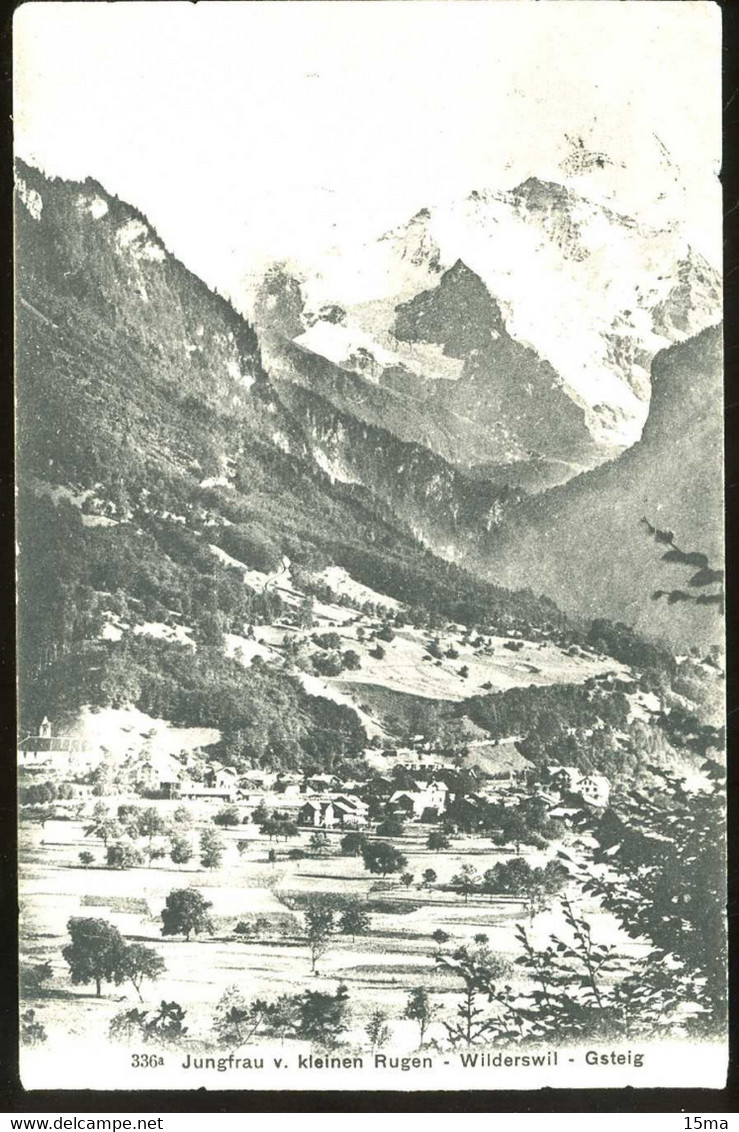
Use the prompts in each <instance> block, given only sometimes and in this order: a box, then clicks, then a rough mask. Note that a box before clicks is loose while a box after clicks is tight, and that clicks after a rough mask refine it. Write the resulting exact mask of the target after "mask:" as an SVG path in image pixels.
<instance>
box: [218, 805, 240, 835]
mask: <svg viewBox="0 0 739 1132" xmlns="http://www.w3.org/2000/svg"><path fill="white" fill-rule="evenodd" d="M213 821H214V822H215V824H216V825H222V826H223V828H224V829H229V828H230V827H231V826H235V825H238V824H239V811H238V808H237V807H236V806H224V807H223V809H222V810H219V811H218V813H217V814H216V815H215V817H214V818H213Z"/></svg>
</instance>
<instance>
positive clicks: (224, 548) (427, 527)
mask: <svg viewBox="0 0 739 1132" xmlns="http://www.w3.org/2000/svg"><path fill="white" fill-rule="evenodd" d="M16 182H17V208H16V216H17V239H18V272H17V371H18V469H19V501H18V516H19V519H18V539H19V578H20V604H19V630H20V632H19V637H20V662H21V700H20V702H21V715H22V723H23V724H25V725H26V726H28V727H34V726H36V721H37V719H38V718H40V717H41V716H42V715H44V714H46V713H49V714H51V713H53V714H54V716H55V717H56V718H65V719H67V720H79V719H81V718H82V716H80V713H82V714H83V716H84V713H85V712H88V713H89V712H90V711H93V712H95V711H100V710H107V711H121V710H134V709H135V710H136V711H138V712H143V713H144V714H145V716H146V717H147V718H149V719H159V720H164V721H167V726H175V727H183V726H184V727H204V728H211V729H215V731H214V733H215V734H216V736H220V742H221V744H222V754H223V755H224V756H225V757H228V758H230V759H233V758H238V759H242V760H243V758H245V757H246V758H248V759H249V760H251V761H252V762H254V761H256V762H260V761H261V762H262V763H264V762H265V761H266V762H267V763H272V764H275V765H282V766H294V765H303V764H304V763H305V762H306V761H308V762H310V761H311V760H313V761H316V760H317V762H318V764H319V765H324V766H325V765H328V764H331V762H332V760H334V759H335V758H337V757H340V753H341V752H344V753H346V752H347V751H353V752H359V751H360V750H361V749H362V747H363V744H364V743H365V741H366V739H367V737H368V736H370V737H372V736H374V737H375V738H376V739H377V740H378V741H379V742H386V741H388V739H392V738H393V737H395V738H398V737H402V736H403V735H406V734H407V733H408V732H409V731H412V730H414V729H416V730H417V729H418V728H419V727H420V728H422V729H423V728H426V727H428V726H429V725H430V721H433V726H435V727H437V728H441V729H442V730H443V729H444V728H447V729H448V735H449V736H456V740H455V741H457V740H460V739H463V738H464V737H465V736H467V738H470V737H471V738H472V739H477V740H481V739H485V738H486V736H489V728H487V727H486V726H483V727H482V729H480V724H479V720H480V719H487V718H488V715H487V713H486V712H485V711H482V712H480V711H479V710H477V712H475V710H473V707H472V706H471V705H472V704H473V702H474V700H475V693H479V692H480V690H481V689H482V690H483V691H485V692H490V693H491V695H493V696H497V695H498V694H501V693H506V692H508V691H510V690H511V689H516V688H518V687H520V688H524V687H532V688H537V687H542V688H546V687H552V686H562V687H563V688H566V689H572V688H573V687H580V686H582V684H583V682H584V681H586V680H589V679H591V678H592V677H594V676H595V675H597V674H598V673H603V672H605V671H611V670H613V667H614V665H615V666H616V667H618V666H619V665H626V666H629V665H632V664H636V665H637V667H638V668H643V667H644V666H647V667H649V666H653V665H654V664H657V666H658V667H659V665H661V664H664V663H666V660H665V658H667V657H669V654H670V651H674V646H678V647H680V648H683V649H685V651H688V650H687V647H686V646H689V645H691V646H697V647H699V648H702V649H704V650H705V649H707V648H708V646H709V645H710V644H711V643H713V642H714V641H715V638H716V632H715V629H716V624H717V622H716V623H712V622H711V618H710V617H709V618H708V619H707V618H706V611H705V610H702V609H701V610H698V611H697V612H696V608H695V605H694V603H692V602H687V601H686V602H684V603H681V604H678V605H677V607H676V608H673V607H672V606H670V609H669V616H668V615H667V614H666V613H665V609H666V605H665V603H664V602H650V600H649V598H650V593H651V591H652V590H654V589H656V588H657V586H659V585H660V584H664V583H665V582H669V581H670V575H669V571H670V567H666V566H665V564H664V563H663V562H662V561H661V559H660V557H659V553H658V552H655V548H654V545H653V544H652V543H651V542H650V540H649V538H648V537H647V535H646V533H645V530H644V527H643V526H641V525H640V521H641V519H642V518H648V519H649V520H650V521H654V522H658V524H659V526H670V525H671V526H672V529H674V531H675V532H676V537H677V538H678V541H679V542H680V544H681V545H689V546H690V547H691V548H692V547H693V544H694V543H695V544H696V545H697V546H699V547H700V548H701V550H705V551H706V553H707V554H708V555H709V556H710V557H711V558H712V559H715V558H716V556H717V555H718V556H720V551H721V546H720V535H719V532H718V531H717V530H716V528H715V525H714V526H712V523H714V520H715V516H716V515H717V514H718V502H719V501H718V496H717V488H716V483H717V480H718V475H717V468H718V466H719V464H718V462H719V460H720V396H719V372H720V338H719V331H718V330H717V329H716V328H715V326H714V324H715V323H716V322H717V319H718V300H719V285H718V280H717V277H716V275H715V273H714V272H713V271H712V269H711V268H710V267H709V265H708V264H707V263H706V262H705V261H704V260H703V259H702V258H701V257H700V256H699V255H698V254H697V253H696V252H694V251H693V250H692V249H691V248H690V247H688V246H686V245H685V244H684V242H683V241H682V239H681V236H680V232H679V230H678V229H677V227H675V226H673V227H669V226H668V227H665V228H662V229H657V228H650V229H645V228H643V227H640V226H639V225H638V224H636V222H635V221H633V220H631V219H629V218H628V217H626V216H623V215H620V214H618V213H616V212H614V211H612V210H611V209H609V208H608V207H606V206H605V205H603V204H598V203H593V202H591V201H589V200H587V199H585V198H584V197H582V196H579V195H578V194H577V193H576V192H575V191H574V190H572V189H568V188H565V187H564V186H562V185H557V184H552V183H547V182H541V181H537V180H535V179H530V180H528V181H526V182H525V183H524V184H522V185H520V186H518V188H516V189H514V190H512V191H511V192H490V191H487V192H482V191H479V192H472V193H470V195H469V196H468V197H467V198H466V199H465V200H463V201H461V202H458V203H456V204H454V205H451V206H449V207H446V208H438V209H427V208H424V209H422V210H421V211H420V212H418V213H417V214H416V215H415V216H414V217H413V218H412V219H411V220H410V221H409V222H408V223H407V224H406V225H404V226H402V227H400V228H397V229H396V230H394V231H392V232H389V233H387V234H386V235H385V236H382V237H381V238H380V239H379V240H378V241H377V242H376V244H375V245H373V246H372V247H368V248H365V249H363V250H362V251H361V253H360V252H357V250H356V249H354V250H352V249H347V250H346V254H345V255H343V256H342V255H335V256H333V257H331V256H329V257H328V258H327V260H326V262H325V263H324V264H323V265H322V267H321V269H320V270H317V269H316V270H314V271H312V272H311V271H303V272H302V273H293V272H291V271H289V270H288V269H287V267H286V266H285V265H273V266H272V267H271V268H269V269H268V270H267V271H266V273H265V275H264V278H263V279H262V280H261V282H260V283H259V285H258V287H257V288H256V291H255V293H254V294H253V295H252V299H251V303H252V317H251V319H249V320H248V319H247V318H245V317H244V316H243V315H242V314H241V313H239V312H238V311H237V309H236V308H235V306H234V305H233V304H232V303H231V302H230V301H228V300H226V299H225V298H224V297H222V296H221V295H219V294H217V293H215V292H213V291H212V290H210V289H209V288H208V287H207V286H206V285H205V284H204V283H203V282H202V281H201V280H199V279H198V278H196V277H195V276H194V275H193V274H192V273H191V272H190V271H188V270H187V269H186V268H185V267H184V266H183V264H182V263H180V262H179V261H178V260H177V259H176V258H175V257H174V256H173V255H172V254H171V253H170V252H169V250H168V249H167V248H166V247H165V246H164V245H163V243H162V241H161V240H160V238H159V237H158V235H157V233H156V232H155V231H154V229H153V228H152V226H151V225H150V223H149V222H148V220H147V219H146V217H145V216H143V215H142V214H141V213H140V212H139V211H137V209H136V208H135V207H133V206H131V205H129V204H126V203H125V202H123V201H121V200H119V199H117V198H116V197H114V196H112V195H111V194H109V193H108V192H107V191H106V190H105V189H104V188H103V187H102V186H101V185H99V184H97V183H96V182H94V181H91V180H87V181H85V182H84V183H72V182H67V181H64V180H61V179H56V178H49V177H47V176H45V175H44V174H42V173H41V172H39V171H38V170H37V169H34V168H32V167H30V166H28V165H26V164H24V163H22V162H20V161H19V162H18V163H17V168H16ZM606 249H607V252H606ZM242 305H243V303H242ZM650 398H651V411H650V409H649V406H650ZM648 413H649V415H648ZM645 420H646V426H644V422H645ZM642 429H643V433H642ZM671 569H672V570H673V572H674V571H675V570H676V567H675V566H674V565H673V566H672V567H671ZM501 582H502V583H503V584H502V585H501ZM709 614H711V615H713V611H711V610H709ZM716 616H717V615H716ZM378 617H379V618H380V619H381V621H382V619H384V622H383V623H385V622H386V621H387V619H390V621H391V622H392V623H393V625H394V628H393V629H389V628H386V630H385V631H384V636H383V635H382V633H380V637H379V639H380V640H382V639H385V640H386V641H387V651H388V652H389V653H390V654H391V655H390V656H387V657H386V656H385V651H386V649H385V646H382V645H379V642H378V640H377V634H378V633H379V632H380V623H379V622H378V621H377V618H378ZM373 618H374V619H375V620H374V621H373ZM623 621H625V622H626V623H627V624H626V625H623V624H618V625H616V626H614V625H611V622H623ZM714 621H715V617H714ZM455 625H457V626H461V628H460V629H459V632H461V633H462V634H463V637H462V639H461V642H457V644H456V645H454V644H453V642H451V641H450V642H447V644H446V646H445V647H446V653H444V649H443V648H442V649H441V651H440V648H441V646H440V644H439V640H438V639H437V638H438V634H439V633H443V632H447V631H452V629H453V626H455ZM321 626H323V629H324V631H325V632H328V637H329V638H330V641H329V642H328V644H327V643H326V641H323V644H321V643H320V642H319V645H318V648H319V652H318V653H316V652H315V651H314V653H313V654H312V655H311V653H310V648H311V641H313V643H314V644H315V635H314V637H313V638H311V637H310V635H309V630H310V629H311V628H320V627H321ZM609 626H610V627H609ZM629 626H637V627H638V630H639V632H640V634H641V636H639V635H637V634H636V633H634V632H633V631H632V629H631V628H630V627H629ZM350 627H351V628H350ZM329 630H330V632H329ZM473 631H474V632H475V633H476V634H477V637H476V638H475V637H474V636H472V635H471V634H473ZM485 634H487V637H486V636H485ZM506 635H508V637H509V638H510V639H509V641H508V643H509V644H511V641H513V642H514V643H515V642H516V641H518V642H519V644H518V645H516V647H515V648H514V647H513V646H512V647H511V649H510V651H509V652H508V653H501V652H500V651H499V650H498V649H497V648H496V646H495V644H494V643H493V642H494V640H495V639H497V638H500V641H499V644H500V643H501V642H502V641H503V639H504V638H505V637H506ZM396 637H397V640H396V639H395V638H396ZM475 641H476V643H474V642H475ZM391 642H392V644H391ZM347 644H351V646H352V647H351V648H349V649H347V648H346V647H345V646H346V645H347ZM442 644H443V642H442ZM460 644H461V649H462V651H461V653H460ZM523 648H525V649H526V650H527V651H526V654H525V655H523V656H521V655H518V652H519V651H520V649H523ZM321 649H323V651H324V652H326V653H327V655H326V656H323V655H322V653H321V652H320V650H321ZM342 649H343V650H344V651H343V652H342ZM529 653H530V655H529ZM347 654H348V655H347ZM493 657H494V659H493ZM452 661H454V662H457V661H458V663H451V662H452ZM468 700H469V706H468ZM276 705H277V706H278V709H279V710H275V707H276ZM475 715H476V717H477V719H478V722H474V721H473V717H475ZM89 723H90V720H89V718H88V719H87V723H86V726H87V725H89ZM516 757H519V756H516Z"/></svg>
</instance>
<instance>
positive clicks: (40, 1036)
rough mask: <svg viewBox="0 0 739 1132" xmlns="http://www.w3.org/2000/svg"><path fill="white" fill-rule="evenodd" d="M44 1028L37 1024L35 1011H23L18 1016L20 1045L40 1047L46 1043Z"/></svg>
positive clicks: (39, 1023)
mask: <svg viewBox="0 0 739 1132" xmlns="http://www.w3.org/2000/svg"><path fill="white" fill-rule="evenodd" d="M46 1037H47V1035H46V1028H45V1027H44V1025H43V1024H42V1023H41V1022H39V1020H38V1018H37V1017H36V1011H35V1010H24V1011H23V1013H22V1014H21V1016H20V1039H21V1045H24V1046H40V1045H43V1043H44V1042H45V1041H46Z"/></svg>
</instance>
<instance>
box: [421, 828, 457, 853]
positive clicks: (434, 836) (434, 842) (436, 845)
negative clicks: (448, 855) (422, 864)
mask: <svg viewBox="0 0 739 1132" xmlns="http://www.w3.org/2000/svg"><path fill="white" fill-rule="evenodd" d="M426 846H427V848H429V849H435V850H437V851H441V850H442V849H449V848H450V846H451V841H450V840H449V838H448V837H447V835H446V834H445V833H444V831H443V830H441V829H434V830H432V831H431V833H430V834H429V835H428V838H427V839H426Z"/></svg>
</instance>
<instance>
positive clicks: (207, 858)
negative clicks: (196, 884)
mask: <svg viewBox="0 0 739 1132" xmlns="http://www.w3.org/2000/svg"><path fill="white" fill-rule="evenodd" d="M223 848H224V846H223V840H222V839H221V837H220V836H219V835H218V834H217V833H216V831H215V830H214V829H204V830H203V832H202V833H201V834H200V864H201V865H202V866H203V868H204V869H217V868H218V866H219V865H220V863H221V861H222V860H223Z"/></svg>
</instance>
